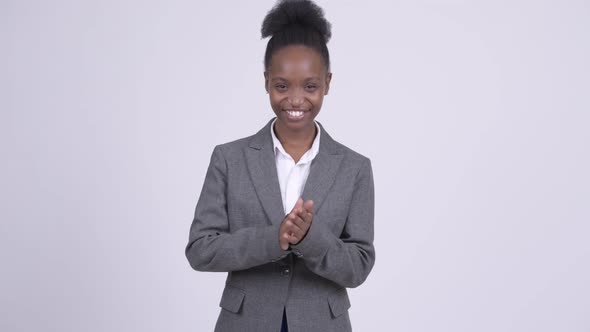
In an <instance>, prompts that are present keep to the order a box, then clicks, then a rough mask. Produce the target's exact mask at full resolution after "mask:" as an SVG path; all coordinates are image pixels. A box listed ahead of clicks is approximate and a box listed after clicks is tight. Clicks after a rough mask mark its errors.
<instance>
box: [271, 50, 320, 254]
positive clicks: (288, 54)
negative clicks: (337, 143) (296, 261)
mask: <svg viewBox="0 0 590 332" xmlns="http://www.w3.org/2000/svg"><path fill="white" fill-rule="evenodd" d="M331 79H332V73H331V72H329V71H328V69H327V68H326V65H325V63H324V61H323V59H322V56H321V55H320V53H319V52H317V51H316V50H314V49H312V48H310V47H307V46H304V45H290V46H286V47H284V48H281V49H279V50H277V51H276V52H275V53H274V54H273V56H272V59H271V63H270V66H269V67H268V68H267V70H266V71H265V72H264V87H265V89H266V92H267V93H268V94H269V97H270V105H271V107H272V109H273V111H274V113H275V115H276V116H277V121H276V123H275V126H274V131H275V134H276V135H277V138H278V139H279V141H280V142H281V144H282V145H283V147H284V148H285V151H287V153H288V154H289V155H291V157H292V158H293V160H294V161H295V163H297V162H298V161H299V159H301V157H302V156H303V155H304V154H305V152H307V151H308V150H309V149H310V148H311V145H312V143H313V140H314V138H315V135H316V134H317V128H316V126H315V123H314V119H315V117H316V116H317V115H318V113H319V112H320V109H321V108H322V103H323V100H324V96H325V95H327V94H328V90H329V88H330V81H331ZM313 214H314V211H313V201H312V200H307V201H305V202H304V201H303V199H301V198H299V199H298V200H297V203H296V204H295V206H294V207H293V209H292V210H291V212H290V213H289V214H288V215H287V216H286V217H285V219H284V220H283V222H282V223H281V227H280V229H279V243H280V246H281V249H283V250H287V249H288V248H289V245H290V244H297V243H299V242H300V241H301V240H302V239H303V238H304V237H305V235H306V234H307V231H308V230H309V228H310V226H311V223H312V221H313Z"/></svg>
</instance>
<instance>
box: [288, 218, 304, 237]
mask: <svg viewBox="0 0 590 332" xmlns="http://www.w3.org/2000/svg"><path fill="white" fill-rule="evenodd" d="M285 225H286V226H287V231H288V232H294V233H295V232H303V229H301V227H305V223H304V222H303V220H302V219H301V218H299V217H297V220H287V221H286V222H285ZM300 225H301V226H300Z"/></svg>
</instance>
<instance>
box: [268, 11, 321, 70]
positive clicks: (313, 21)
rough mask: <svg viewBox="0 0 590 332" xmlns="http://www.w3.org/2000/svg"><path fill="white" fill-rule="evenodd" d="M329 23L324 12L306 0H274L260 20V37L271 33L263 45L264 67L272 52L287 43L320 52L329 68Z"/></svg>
mask: <svg viewBox="0 0 590 332" xmlns="http://www.w3.org/2000/svg"><path fill="white" fill-rule="evenodd" d="M331 28H332V26H331V24H330V22H328V21H327V20H326V18H325V17H324V11H323V10H322V8H320V7H319V6H318V5H316V4H315V3H313V2H312V1H310V0H278V1H277V3H276V4H275V5H274V7H273V8H272V9H271V10H270V11H269V12H268V13H267V14H266V17H265V18H264V21H263V22H262V29H261V32H262V38H266V37H269V36H272V37H271V38H270V40H269V41H268V44H266V53H265V54H264V69H265V70H266V69H268V67H269V66H270V60H271V58H272V55H273V54H274V53H275V52H276V51H278V50H279V49H281V48H283V47H285V46H289V45H305V46H307V47H310V48H312V49H314V50H316V51H318V52H319V53H320V55H321V56H322V59H323V60H324V64H325V65H326V69H327V70H328V71H330V53H329V52H328V47H327V46H326V44H327V43H328V41H329V40H330V37H332V32H331Z"/></svg>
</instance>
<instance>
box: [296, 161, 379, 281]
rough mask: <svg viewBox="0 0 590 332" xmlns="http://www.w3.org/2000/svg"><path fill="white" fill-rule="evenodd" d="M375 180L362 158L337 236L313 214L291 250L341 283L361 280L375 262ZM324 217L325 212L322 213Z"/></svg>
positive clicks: (307, 264) (327, 276)
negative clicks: (340, 229)
mask: <svg viewBox="0 0 590 332" xmlns="http://www.w3.org/2000/svg"><path fill="white" fill-rule="evenodd" d="M374 196H375V193H374V183H373V171H372V167H371V161H370V159H368V158H367V159H365V162H364V163H363V165H362V166H361V168H360V170H359V172H358V174H357V176H356V179H355V185H354V192H353V195H352V200H351V203H350V204H351V205H350V209H349V212H348V216H347V220H346V224H345V226H344V229H343V232H342V234H341V235H340V237H338V236H336V235H335V234H334V233H333V232H332V231H331V230H330V229H329V228H328V227H327V226H326V222H325V221H324V220H321V219H319V218H318V216H317V215H316V216H314V219H313V221H312V223H311V226H310V228H309V230H308V232H307V234H306V236H305V237H304V238H303V239H302V240H301V241H300V242H299V243H297V244H296V245H291V250H292V251H293V253H294V254H295V255H297V256H299V257H300V258H301V259H303V261H304V263H305V264H306V266H307V267H308V268H309V269H310V270H311V271H313V272H314V273H316V274H318V275H320V276H322V277H324V278H327V279H330V280H332V281H334V282H335V283H337V284H339V285H341V286H343V287H349V288H353V287H357V286H359V285H360V284H362V283H363V282H364V281H365V279H366V278H367V276H368V275H369V273H370V272H371V269H372V268H373V265H374V264H375V248H374V246H373V237H374V231H373V229H374V209H375V203H374ZM323 217H324V218H326V216H323Z"/></svg>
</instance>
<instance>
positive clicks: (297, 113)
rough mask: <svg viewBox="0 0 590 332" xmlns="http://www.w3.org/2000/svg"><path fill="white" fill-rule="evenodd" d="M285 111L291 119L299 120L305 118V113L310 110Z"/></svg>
mask: <svg viewBox="0 0 590 332" xmlns="http://www.w3.org/2000/svg"><path fill="white" fill-rule="evenodd" d="M285 112H286V113H287V116H288V118H289V119H292V120H298V119H301V118H303V116H304V115H305V113H307V112H308V111H287V110H285Z"/></svg>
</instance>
